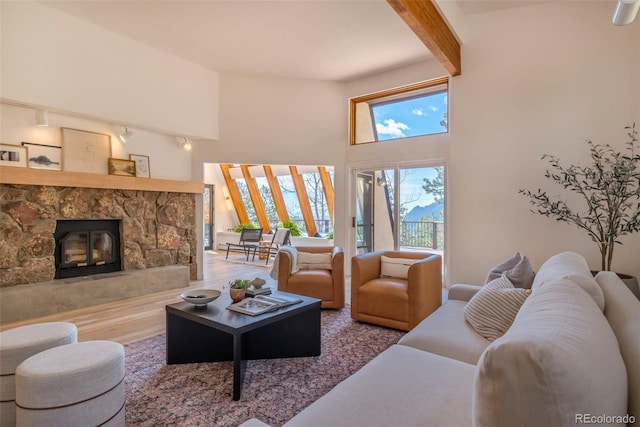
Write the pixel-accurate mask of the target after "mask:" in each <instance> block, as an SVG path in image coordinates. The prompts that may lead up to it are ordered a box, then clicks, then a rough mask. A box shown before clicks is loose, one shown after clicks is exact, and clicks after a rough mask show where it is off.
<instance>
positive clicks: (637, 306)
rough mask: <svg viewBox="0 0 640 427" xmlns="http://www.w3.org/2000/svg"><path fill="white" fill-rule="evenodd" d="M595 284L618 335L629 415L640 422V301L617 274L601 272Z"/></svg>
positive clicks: (606, 313)
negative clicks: (627, 380)
mask: <svg viewBox="0 0 640 427" xmlns="http://www.w3.org/2000/svg"><path fill="white" fill-rule="evenodd" d="M596 281H597V282H598V284H599V285H600V287H601V288H602V292H603V293H604V296H605V300H606V301H607V306H606V307H605V309H604V315H605V316H606V318H607V320H608V321H609V325H610V326H611V329H613V333H614V334H616V338H617V339H618V344H619V345H620V353H621V354H622V359H623V360H624V363H625V365H626V367H627V378H628V379H629V415H632V416H634V417H635V419H636V420H639V419H640V363H639V362H638V361H640V334H639V333H638V331H640V301H639V300H638V299H637V298H634V295H633V293H632V292H631V291H629V288H627V286H626V285H625V284H624V283H623V282H622V280H620V279H619V278H618V275H617V274H616V273H613V272H611V271H601V272H599V273H598V275H597V276H596Z"/></svg>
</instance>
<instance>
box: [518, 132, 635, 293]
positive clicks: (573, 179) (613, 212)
mask: <svg viewBox="0 0 640 427" xmlns="http://www.w3.org/2000/svg"><path fill="white" fill-rule="evenodd" d="M625 129H627V131H628V133H627V135H628V136H629V139H630V140H629V141H628V142H627V143H626V149H625V150H623V151H622V152H620V151H616V149H614V148H613V147H612V146H610V145H608V144H607V145H600V144H594V143H593V142H592V141H590V140H587V141H586V144H587V146H588V147H589V153H590V155H591V164H590V165H588V166H577V165H571V166H569V167H564V166H562V165H560V161H559V159H558V158H557V157H555V156H552V155H548V154H545V155H543V156H542V159H545V160H547V161H548V162H549V164H550V165H551V170H547V172H546V173H545V178H548V179H550V180H552V181H553V182H554V183H556V184H558V185H560V186H561V187H562V188H564V189H568V190H571V191H573V192H574V193H576V194H578V195H579V196H581V199H582V201H583V202H585V206H584V211H579V210H577V209H575V208H571V207H569V205H568V203H567V201H566V200H564V199H562V198H560V197H558V196H554V197H552V196H549V195H548V194H547V192H546V191H543V190H541V189H538V190H537V191H529V190H523V189H521V190H519V191H518V192H519V193H521V194H523V195H525V196H527V197H528V198H529V203H530V204H531V205H533V206H535V207H536V208H537V210H532V212H534V213H539V214H540V215H545V216H548V217H550V218H554V219H556V220H557V221H562V222H566V223H569V224H573V225H576V226H577V227H578V228H580V229H581V230H584V231H585V232H586V233H587V234H588V235H589V237H591V240H593V241H594V242H595V243H596V244H597V245H598V250H599V251H600V255H601V259H602V264H601V269H602V270H611V264H612V262H613V250H614V248H615V245H616V244H622V243H621V242H620V241H619V240H618V239H619V237H621V236H624V235H626V234H631V233H636V232H638V231H640V146H638V144H637V142H638V131H637V130H636V128H635V123H634V124H633V125H631V126H626V127H625ZM618 276H620V277H621V278H622V279H623V280H625V282H627V286H629V287H630V289H631V290H632V291H634V293H636V296H638V297H639V298H640V295H639V294H638V282H637V278H635V277H632V276H628V275H623V274H620V273H618ZM625 276H626V277H625Z"/></svg>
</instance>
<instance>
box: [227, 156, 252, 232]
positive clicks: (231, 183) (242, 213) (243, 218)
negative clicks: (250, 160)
mask: <svg viewBox="0 0 640 427" xmlns="http://www.w3.org/2000/svg"><path fill="white" fill-rule="evenodd" d="M232 167H233V165H231V164H228V163H221V164H220V170H221V171H222V176H223V177H224V182H225V184H227V188H228V189H229V196H230V197H231V201H232V202H233V207H234V208H235V211H236V215H238V221H239V222H240V224H248V223H249V215H247V210H246V209H245V207H244V203H243V202H242V196H240V190H238V185H237V184H236V181H235V180H234V179H233V178H232V177H231V173H230V172H229V170H230V169H231V168H232Z"/></svg>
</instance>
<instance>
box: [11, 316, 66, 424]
mask: <svg viewBox="0 0 640 427" xmlns="http://www.w3.org/2000/svg"><path fill="white" fill-rule="evenodd" d="M77 341H78V329H77V328H76V325H74V324H73V323H67V322H48V323H36V324H33V325H28V326H20V327H17V328H13V329H9V330H7V331H4V332H0V427H6V426H15V425H16V405H15V397H16V386H15V375H14V374H15V372H16V368H17V367H18V365H19V364H20V363H22V361H24V360H25V359H28V358H29V357H31V356H33V355H34V354H37V353H40V352H41V351H44V350H48V349H50V348H53V347H57V346H61V345H65V344H72V343H75V342H77Z"/></svg>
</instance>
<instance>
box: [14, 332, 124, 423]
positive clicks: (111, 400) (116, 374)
mask: <svg viewBox="0 0 640 427" xmlns="http://www.w3.org/2000/svg"><path fill="white" fill-rule="evenodd" d="M124 402H125V389H124V347H123V346H122V345H120V344H118V343H115V342H111V341H82V342H79V343H75V344H68V345H63V346H61V347H55V348H52V349H49V350H46V351H43V352H42V353H38V354H36V355H34V356H31V357H30V358H28V359H27V360H25V361H24V362H22V363H21V364H20V366H18V369H17V370H16V406H17V411H16V421H17V423H16V425H17V426H82V427H86V426H124V425H125V424H124Z"/></svg>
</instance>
